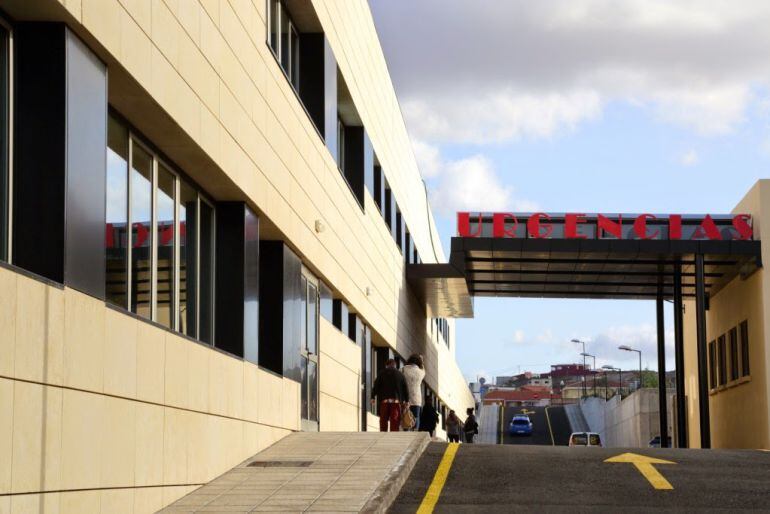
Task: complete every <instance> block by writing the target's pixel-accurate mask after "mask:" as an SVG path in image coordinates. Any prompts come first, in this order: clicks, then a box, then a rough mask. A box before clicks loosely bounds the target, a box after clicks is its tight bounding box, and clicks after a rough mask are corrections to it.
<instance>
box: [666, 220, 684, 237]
mask: <svg viewBox="0 0 770 514" xmlns="http://www.w3.org/2000/svg"><path fill="white" fill-rule="evenodd" d="M668 238H669V239H682V215H681V214H672V215H671V216H669V217H668Z"/></svg>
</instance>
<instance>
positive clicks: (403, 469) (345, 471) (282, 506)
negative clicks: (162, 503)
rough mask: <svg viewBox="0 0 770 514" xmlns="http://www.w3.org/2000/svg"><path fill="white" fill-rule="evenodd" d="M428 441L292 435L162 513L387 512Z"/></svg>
mask: <svg viewBox="0 0 770 514" xmlns="http://www.w3.org/2000/svg"><path fill="white" fill-rule="evenodd" d="M428 440H429V438H428V434H427V433H425V432H397V433H389V434H381V433H377V432H362V433H355V432H352V433H340V432H324V433H296V434H292V435H290V436H288V437H286V438H285V439H282V440H281V441H279V442H278V443H276V444H274V445H273V446H271V447H270V448H268V449H266V450H264V451H262V452H261V453H259V454H257V455H255V456H254V457H252V458H251V459H248V460H246V461H245V462H243V463H242V464H240V465H239V466H237V467H235V468H233V469H232V470H230V471H228V472H227V473H225V474H224V475H222V476H220V477H219V478H217V479H215V480H213V481H212V482H210V483H209V484H207V485H205V486H203V487H201V488H199V489H197V490H195V491H193V492H192V493H190V494H188V495H187V496H185V497H183V498H181V499H180V500H178V501H177V502H176V503H174V504H172V505H170V506H169V507H166V508H165V509H164V510H162V511H161V512H163V513H175V514H181V513H198V512H200V513H203V512H206V513H212V512H228V513H233V512H242V513H245V512H360V511H363V512H385V511H386V510H387V508H388V507H389V506H390V504H391V503H392V502H393V500H394V499H395V497H396V495H398V492H399V490H400V488H401V485H402V484H403V482H404V480H406V478H407V476H408V475H409V473H410V472H411V469H412V467H413V466H414V464H415V463H416V462H417V460H418V459H419V457H420V455H421V454H422V451H423V450H424V449H425V447H426V446H427V444H428ZM255 464H256V465H255Z"/></svg>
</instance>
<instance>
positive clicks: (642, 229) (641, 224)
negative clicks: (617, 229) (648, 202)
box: [634, 214, 660, 239]
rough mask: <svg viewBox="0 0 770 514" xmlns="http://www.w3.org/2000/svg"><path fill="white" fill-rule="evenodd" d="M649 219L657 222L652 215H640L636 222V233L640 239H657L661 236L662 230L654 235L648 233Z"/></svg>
mask: <svg viewBox="0 0 770 514" xmlns="http://www.w3.org/2000/svg"><path fill="white" fill-rule="evenodd" d="M647 219H651V220H656V219H658V218H656V217H655V216H653V215H652V214H640V215H639V216H638V217H637V218H636V221H634V232H636V235H637V237H638V238H639V239H655V238H656V237H658V235H659V234H660V230H656V231H655V232H653V233H652V234H648V233H647Z"/></svg>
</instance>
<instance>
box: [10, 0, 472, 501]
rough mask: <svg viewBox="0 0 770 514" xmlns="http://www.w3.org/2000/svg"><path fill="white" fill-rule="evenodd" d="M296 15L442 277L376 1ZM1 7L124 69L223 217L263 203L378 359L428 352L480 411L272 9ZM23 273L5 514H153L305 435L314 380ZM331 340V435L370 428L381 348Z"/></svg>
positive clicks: (150, 119)
mask: <svg viewBox="0 0 770 514" xmlns="http://www.w3.org/2000/svg"><path fill="white" fill-rule="evenodd" d="M289 3H293V4H303V7H302V8H304V9H313V11H314V12H315V13H316V15H317V18H318V21H319V22H320V24H321V26H322V28H323V31H324V34H325V35H326V37H327V38H328V41H329V44H330V46H331V48H332V50H333V52H334V55H335V57H336V60H337V62H338V66H339V73H340V75H341V76H342V77H344V80H345V82H346V84H347V87H348V89H349V91H350V95H351V97H352V99H353V102H354V104H355V107H356V109H357V111H358V114H359V116H360V118H361V121H362V123H363V125H364V126H365V127H366V131H367V133H368V135H369V137H370V138H371V141H372V145H373V147H374V150H375V152H376V155H377V159H378V160H379V163H380V164H381V166H382V169H383V170H384V172H385V174H386V176H387V180H388V182H389V184H390V187H391V189H392V190H393V194H394V196H395V198H396V199H397V201H398V205H399V208H400V210H401V212H402V215H403V217H404V219H405V220H406V221H407V223H408V226H409V230H410V232H411V236H412V238H413V241H414V244H415V247H416V248H417V250H418V251H419V253H420V255H421V256H422V261H423V262H443V261H444V260H445V259H444V255H443V253H442V250H441V243H440V241H439V239H438V235H437V232H436V230H435V227H434V224H433V220H432V218H431V216H430V209H429V207H428V206H427V205H426V202H427V199H426V194H425V190H424V187H423V183H422V180H421V178H420V175H419V171H418V169H417V165H416V162H415V159H414V156H413V154H412V150H411V146H410V143H409V139H408V135H407V132H406V129H405V126H404V122H403V119H402V117H401V114H400V110H399V107H398V103H397V100H396V97H395V93H394V91H393V87H392V84H391V81H390V78H389V76H388V72H387V67H386V63H385V60H384V57H383V54H382V51H381V48H380V46H379V42H378V40H377V35H376V32H375V28H374V24H373V21H372V18H371V14H370V12H369V8H368V5H367V3H366V1H365V0H345V1H337V0H326V1H323V0H316V1H313V2H310V1H309V0H308V1H303V2H289ZM0 9H2V10H3V11H4V13H5V14H6V15H7V16H8V17H9V18H10V19H11V20H12V21H13V22H14V23H16V22H23V21H56V22H63V23H65V24H66V26H67V27H68V28H69V29H70V30H72V31H73V33H75V34H76V35H77V36H78V37H80V38H81V39H82V40H83V42H84V43H85V44H86V45H87V46H88V47H89V48H90V50H91V51H93V52H94V53H95V54H96V55H97V56H98V57H99V58H100V59H101V60H102V61H104V63H106V65H107V69H108V77H109V86H108V93H109V105H110V108H111V109H113V110H114V112H116V113H118V114H119V115H120V116H121V117H122V118H125V120H127V122H128V123H130V125H131V126H132V128H133V129H135V130H136V131H137V132H139V133H140V134H141V135H142V137H143V138H144V139H145V140H147V141H149V142H151V144H152V145H154V147H155V148H157V149H158V150H159V151H160V152H162V153H163V155H165V156H167V157H168V158H169V159H170V160H171V161H172V162H174V163H175V165H176V166H177V167H178V168H179V169H180V170H181V171H182V172H183V173H184V174H186V175H187V176H189V177H190V178H191V179H192V180H194V181H195V182H196V183H197V184H198V185H199V186H200V187H201V190H202V191H204V192H205V193H206V194H208V195H209V196H210V197H211V198H212V199H213V200H215V201H230V200H233V201H235V200H238V201H244V202H246V204H247V205H248V206H249V207H250V208H251V209H252V210H254V212H256V213H257V214H258V216H259V220H260V237H261V238H265V239H273V240H281V241H284V242H285V243H286V244H287V246H288V247H289V248H290V249H291V250H292V251H293V252H294V253H296V254H297V256H299V258H300V259H301V261H302V264H303V266H304V267H306V268H307V269H308V270H309V271H310V272H311V273H313V274H314V275H315V276H316V277H318V278H319V279H320V280H322V281H323V282H324V283H326V284H327V285H328V286H329V287H330V288H331V289H332V292H333V294H334V298H336V299H341V300H343V301H344V302H346V303H347V304H348V305H349V306H350V308H351V310H353V311H354V312H355V313H356V314H357V315H358V316H359V317H360V318H361V320H363V322H364V323H366V325H367V326H368V327H370V329H371V332H372V339H373V343H374V344H375V345H377V346H378V347H389V348H391V349H392V350H393V351H394V352H395V353H397V354H398V355H401V356H403V357H407V356H408V355H409V354H411V353H413V352H418V353H422V354H424V355H425V359H426V364H427V376H426V384H427V385H428V386H429V387H430V388H431V389H432V390H433V391H434V392H435V393H436V394H437V396H438V398H439V399H440V400H441V402H442V403H443V404H445V405H446V406H447V407H448V408H452V409H455V410H457V411H458V412H463V411H464V410H465V408H466V407H469V406H471V405H473V399H472V397H471V395H470V392H469V391H468V388H467V386H466V384H465V381H464V379H463V376H462V374H461V372H460V370H459V368H458V366H457V364H456V362H455V357H454V344H455V342H454V340H452V344H451V345H447V344H445V342H444V341H442V340H438V341H437V338H436V337H435V335H434V331H433V322H432V320H430V319H427V318H426V314H425V309H424V306H423V305H422V304H421V303H420V302H419V301H418V299H417V298H416V297H415V296H414V294H413V293H412V291H411V290H410V288H409V286H408V284H407V283H406V280H405V275H404V268H405V264H404V256H403V255H402V253H401V252H400V251H399V248H398V247H397V245H396V243H395V242H394V240H393V238H392V236H391V234H390V232H389V230H388V227H387V226H386V225H385V223H384V221H383V218H382V216H381V215H380V213H379V212H378V209H377V206H376V205H375V202H374V199H373V198H372V196H371V195H369V193H368V192H367V195H366V196H365V199H364V200H365V201H364V205H363V209H362V207H361V206H360V205H359V204H358V203H357V201H356V199H355V198H354V197H353V195H352V194H351V191H350V188H349V187H348V185H347V184H346V182H345V179H344V178H343V176H342V174H341V173H340V171H339V169H338V166H337V163H336V162H335V160H334V158H333V156H332V155H331V154H330V152H329V150H328V149H327V147H326V146H325V144H324V141H323V139H322V138H321V137H319V133H318V131H317V130H316V128H315V126H314V125H313V123H312V121H311V120H310V118H309V116H308V114H307V112H306V110H305V109H304V108H303V105H302V103H301V102H300V100H299V98H298V96H297V94H296V93H295V91H294V89H293V88H292V86H291V84H290V83H289V81H288V80H287V78H286V76H285V75H284V72H283V71H282V69H281V67H280V65H279V63H278V62H277V61H276V58H275V57H274V55H273V53H272V52H271V49H270V47H269V45H268V44H267V43H266V39H267V33H266V26H267V20H266V2H265V1H264V0H120V1H118V0H66V1H65V0H62V1H56V0H0ZM319 222H320V224H321V226H323V227H324V228H323V230H317V227H318V226H319V225H318V224H319ZM12 264H13V263H11V265H10V266H5V265H3V266H0V413H2V415H0V513H2V514H6V513H10V512H14V513H15V512H33V511H34V512H61V513H88V512H103V513H117V512H136V513H144V512H154V511H156V510H158V509H160V508H161V507H163V506H164V505H167V504H169V503H171V502H173V501H174V500H176V499H178V498H180V497H181V496H183V495H185V494H186V493H188V492H189V491H191V490H193V489H195V488H196V487H198V486H199V485H201V484H203V483H206V482H207V481H209V480H211V479H213V478H214V477H216V476H218V475H219V474H221V473H223V472H224V471H226V470H228V469H229V468H231V467H233V466H235V465H237V464H238V463H239V462H241V461H243V460H244V459H245V458H247V457H249V456H251V455H253V454H255V453H257V452H258V451H260V450H262V449H264V448H266V447H267V446H269V445H271V444H272V443H274V442H275V441H277V440H279V439H281V438H282V437H284V436H286V435H287V434H289V433H291V432H292V431H297V430H300V428H301V423H300V386H299V384H298V383H297V382H295V381H293V380H289V379H288V378H284V377H281V376H279V375H277V374H275V373H272V372H270V371H267V370H265V369H262V368H260V367H258V366H257V365H256V364H253V363H251V362H248V361H246V360H244V359H241V358H238V357H235V356H233V355H230V354H227V353H224V352H222V351H219V350H217V349H216V348H213V347H211V346H209V345H205V344H202V343H198V342H196V341H193V340H191V339H189V338H186V337H183V336H181V335H178V334H176V333H174V332H173V331H171V330H167V329H164V328H161V327H159V326H158V325H157V324H154V323H151V322H147V321H144V320H141V319H138V318H137V317H136V316H135V315H132V314H129V313H127V312H126V311H123V310H121V309H116V308H112V307H108V306H107V305H106V304H105V302H104V301H103V300H100V299H96V298H93V297H91V296H88V295H86V294H83V293H81V292H78V291H76V290H75V289H72V288H69V287H66V286H61V285H59V284H55V283H51V282H49V281H46V280H43V279H41V278H40V277H35V276H32V275H30V274H29V273H26V272H24V271H23V270H21V269H18V268H15V267H14V266H13V265H12ZM319 328H320V331H319V334H320V340H319V348H320V350H319V354H320V355H319V374H320V377H319V424H320V429H321V430H323V431H327V430H334V431H340V430H343V431H347V430H350V431H355V430H360V429H361V412H362V405H361V402H362V395H361V390H360V387H361V380H362V377H361V374H362V369H361V368H362V366H361V362H362V358H361V352H362V349H361V348H360V347H359V346H357V345H356V344H355V343H354V342H352V341H351V340H350V339H349V338H348V337H347V336H346V335H345V334H342V333H341V332H340V331H339V330H338V329H337V328H335V327H334V326H333V325H332V324H331V323H329V322H328V321H327V320H325V319H321V320H320V322H319ZM453 329H454V326H453V323H452V322H451V321H450V322H449V331H450V333H452V332H453ZM367 427H368V429H370V430H371V429H374V428H376V427H377V418H376V417H375V416H372V415H371V414H369V416H368V423H367Z"/></svg>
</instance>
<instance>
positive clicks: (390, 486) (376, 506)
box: [360, 432, 430, 514]
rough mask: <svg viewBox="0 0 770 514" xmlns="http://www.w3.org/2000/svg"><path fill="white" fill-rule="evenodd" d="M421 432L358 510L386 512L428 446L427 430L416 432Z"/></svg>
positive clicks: (369, 512) (376, 512)
mask: <svg viewBox="0 0 770 514" xmlns="http://www.w3.org/2000/svg"><path fill="white" fill-rule="evenodd" d="M418 433H421V434H423V436H422V437H417V438H415V440H414V441H413V442H412V443H411V444H410V445H409V447H408V448H407V449H406V451H405V452H404V454H403V455H402V456H401V458H400V459H399V460H398V462H397V463H396V465H395V466H393V468H392V469H391V470H390V471H389V472H388V474H387V475H386V476H385V478H384V479H383V481H382V482H380V485H378V486H377V488H376V489H375V490H374V492H373V493H372V494H371V496H369V499H368V500H367V501H366V503H365V504H364V506H363V508H362V509H361V511H360V512H363V513H366V514H381V513H384V512H387V510H388V508H390V506H391V505H392V504H393V502H394V501H395V500H396V497H397V496H398V493H399V492H401V487H402V486H403V485H404V483H405V482H406V479H407V478H408V477H409V474H410V473H411V472H412V469H413V468H414V466H415V464H417V461H418V460H419V458H420V456H422V452H423V451H425V448H427V447H428V443H429V442H430V436H429V435H428V433H427V432H418Z"/></svg>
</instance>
